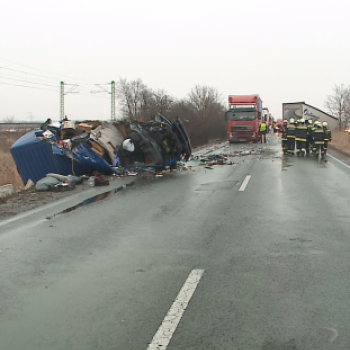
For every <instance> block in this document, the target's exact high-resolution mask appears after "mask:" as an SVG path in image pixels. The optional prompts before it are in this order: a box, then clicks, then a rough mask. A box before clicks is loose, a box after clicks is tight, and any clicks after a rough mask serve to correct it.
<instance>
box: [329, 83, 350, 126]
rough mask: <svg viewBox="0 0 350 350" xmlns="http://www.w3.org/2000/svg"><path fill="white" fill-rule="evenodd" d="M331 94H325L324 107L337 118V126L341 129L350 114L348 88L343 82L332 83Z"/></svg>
mask: <svg viewBox="0 0 350 350" xmlns="http://www.w3.org/2000/svg"><path fill="white" fill-rule="evenodd" d="M333 93H334V94H333V95H328V96H327V101H326V102H325V107H326V108H327V109H328V111H329V112H330V113H331V114H332V115H333V116H336V117H338V118H339V128H340V130H342V129H343V128H344V126H345V125H347V123H348V121H349V114H350V88H349V87H344V86H343V84H341V85H340V86H339V85H334V87H333Z"/></svg>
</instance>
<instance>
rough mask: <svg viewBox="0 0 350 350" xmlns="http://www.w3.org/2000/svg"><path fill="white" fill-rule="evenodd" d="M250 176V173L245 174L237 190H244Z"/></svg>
mask: <svg viewBox="0 0 350 350" xmlns="http://www.w3.org/2000/svg"><path fill="white" fill-rule="evenodd" d="M251 177H252V175H247V176H246V177H245V179H244V181H243V182H242V185H241V187H240V188H239V190H238V191H239V192H243V191H244V190H245V188H246V187H247V185H248V182H249V180H250V178H251Z"/></svg>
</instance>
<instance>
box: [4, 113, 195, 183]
mask: <svg viewBox="0 0 350 350" xmlns="http://www.w3.org/2000/svg"><path fill="white" fill-rule="evenodd" d="M10 151H11V154H12V157H13V159H14V161H15V163H16V166H17V169H18V172H19V174H20V176H21V178H22V181H23V183H24V184H26V183H27V182H28V180H31V181H33V182H34V183H36V182H37V181H38V180H40V179H41V178H43V177H45V176H46V175H47V174H48V173H56V174H61V175H76V176H81V175H90V174H92V173H93V172H96V171H97V172H99V173H102V174H106V175H110V174H114V173H119V172H118V171H119V170H120V169H128V168H132V167H136V166H137V167H138V168H142V167H154V168H164V167H166V166H176V163H177V162H178V161H179V160H180V159H182V158H184V159H185V160H188V159H189V157H190V155H191V144H190V140H189V138H188V135H187V133H186V130H185V128H184V126H183V124H182V122H181V120H180V119H177V120H176V121H173V122H172V121H169V120H168V119H166V118H165V117H163V116H162V115H158V116H157V117H156V118H155V119H154V120H152V121H148V122H137V121H120V122H114V123H111V122H100V121H84V122H77V123H74V122H61V123H56V124H55V123H51V122H49V123H44V124H43V125H42V127H41V129H39V130H34V131H31V132H29V133H27V134H25V135H24V136H22V137H21V138H20V139H18V140H17V141H16V142H15V143H14V144H13V146H12V147H11V149H10Z"/></svg>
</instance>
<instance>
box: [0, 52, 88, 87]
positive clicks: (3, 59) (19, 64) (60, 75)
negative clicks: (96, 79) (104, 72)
mask: <svg viewBox="0 0 350 350" xmlns="http://www.w3.org/2000/svg"><path fill="white" fill-rule="evenodd" d="M0 60H2V61H6V62H10V63H13V64H16V65H18V66H22V67H26V68H30V69H34V70H37V71H40V72H45V73H49V74H52V75H57V76H59V77H65V78H70V79H75V80H80V81H84V82H85V83H88V84H93V83H92V82H90V81H87V80H84V79H80V78H76V77H71V76H68V75H63V74H57V73H52V72H49V71H46V70H43V69H38V68H34V67H30V66H26V65H24V64H21V63H17V62H14V61H11V60H7V59H5V58H1V57H0ZM8 69H9V68H8ZM27 74H30V73H27ZM47 78H48V77H47ZM49 79H53V78H49Z"/></svg>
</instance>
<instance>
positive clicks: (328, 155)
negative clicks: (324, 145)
mask: <svg viewBox="0 0 350 350" xmlns="http://www.w3.org/2000/svg"><path fill="white" fill-rule="evenodd" d="M327 157H331V158H333V159H334V160H336V161H337V162H338V163H340V164H342V165H344V166H346V167H347V168H349V169H350V166H349V165H347V164H345V163H344V162H342V161H341V160H340V159H338V158H335V157H333V156H331V155H330V154H327Z"/></svg>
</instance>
